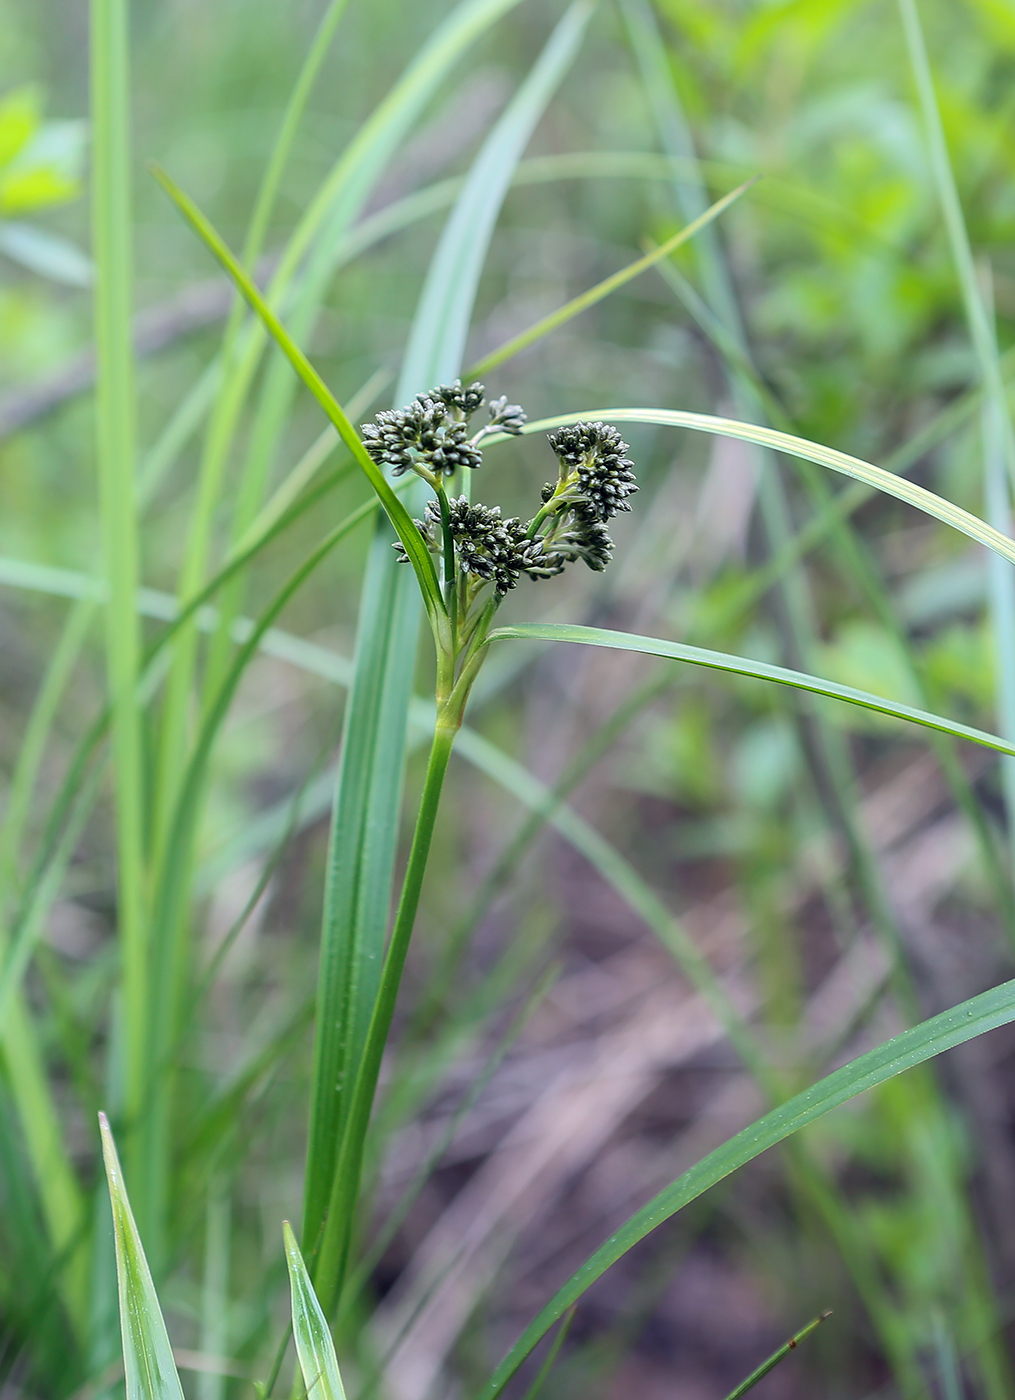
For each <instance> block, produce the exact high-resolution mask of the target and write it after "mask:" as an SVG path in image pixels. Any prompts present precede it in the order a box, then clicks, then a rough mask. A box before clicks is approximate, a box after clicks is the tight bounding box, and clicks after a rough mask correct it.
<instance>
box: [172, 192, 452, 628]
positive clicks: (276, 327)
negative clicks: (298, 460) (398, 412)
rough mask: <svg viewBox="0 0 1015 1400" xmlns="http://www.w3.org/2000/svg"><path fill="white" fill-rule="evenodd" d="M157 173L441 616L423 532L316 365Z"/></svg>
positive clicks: (190, 205)
mask: <svg viewBox="0 0 1015 1400" xmlns="http://www.w3.org/2000/svg"><path fill="white" fill-rule="evenodd" d="M153 173H154V175H155V178H156V179H157V180H158V182H159V184H160V185H161V186H162V188H163V189H164V190H165V191H166V193H167V194H168V195H169V197H170V199H171V200H172V201H173V203H174V204H175V205H176V207H177V208H178V209H179V211H180V213H181V214H182V215H183V217H184V218H185V219H186V220H187V222H188V223H189V224H190V226H191V228H192V229H193V230H194V232H195V233H196V234H197V235H198V237H199V238H200V239H201V241H202V242H203V243H204V245H205V247H206V248H207V249H208V251H209V252H210V253H211V254H212V255H213V256H214V257H215V258H216V259H217V260H218V262H219V263H221V265H222V267H223V268H224V269H225V271H226V272H227V273H228V274H229V276H230V277H231V278H232V280H233V282H234V283H235V285H236V287H237V288H238V289H239V291H240V292H242V294H243V296H244V297H245V298H246V300H247V302H248V303H249V305H250V307H251V309H252V310H253V311H255V312H256V313H257V315H258V316H260V318H261V320H262V321H263V322H264V325H265V327H266V329H267V330H268V333H269V334H270V335H271V337H272V339H273V340H274V341H275V343H276V344H277V345H278V347H279V349H280V350H281V351H282V352H283V354H284V355H285V356H286V358H287V359H288V361H289V363H290V364H291V365H292V367H293V369H294V370H295V371H296V373H297V374H298V375H299V377H300V379H302V380H303V383H304V384H305V385H306V387H307V388H308V389H309V390H310V392H311V394H313V396H314V398H315V399H316V400H317V402H318V403H319V404H320V405H321V407H322V408H323V409H324V412H325V413H326V414H327V416H328V418H329V419H330V420H331V422H332V424H333V425H334V427H335V428H336V429H337V431H338V435H339V437H341V439H342V441H343V442H344V443H345V445H346V446H347V447H348V448H349V451H350V452H351V453H352V455H353V457H354V458H355V460H356V462H357V463H358V464H359V466H360V467H361V468H362V471H363V474H364V475H365V476H366V478H367V480H368V481H369V482H370V485H371V486H372V487H373V489H374V491H375V492H376V494H377V497H378V499H379V500H380V502H381V505H382V506H383V507H384V509H385V511H386V512H387V514H388V518H389V519H390V521H391V523H392V525H393V526H394V528H395V531H396V532H397V534H398V538H399V539H400V540H401V541H402V544H403V545H404V546H405V551H406V553H407V554H408V556H409V563H410V564H411V565H412V567H413V569H414V571H415V573H416V577H417V579H418V580H419V586H420V592H421V593H422V594H423V599H424V602H425V603H426V605H427V607H428V609H430V610H431V611H439V612H443V611H444V599H443V597H442V595H441V590H440V585H439V584H438V582H437V574H436V571H435V569H434V565H433V560H432V558H431V557H430V553H429V551H428V550H427V548H426V545H425V544H424V543H423V540H422V537H421V536H420V533H419V531H418V530H417V529H416V527H415V525H414V524H413V522H412V518H411V517H410V515H409V513H408V511H407V510H406V509H405V506H403V505H402V502H401V501H400V500H399V499H398V497H397V496H396V494H395V492H394V491H393V490H392V489H391V486H390V485H389V484H388V480H387V477H385V475H384V473H383V472H381V471H380V470H379V468H378V467H377V465H376V463H375V462H374V460H373V458H372V457H371V456H370V454H369V453H368V452H367V450H366V448H365V447H364V446H363V443H362V441H361V439H360V436H359V434H358V433H357V432H356V429H355V428H354V427H353V425H352V424H351V423H350V422H349V419H348V418H347V417H346V415H345V413H344V412H343V410H342V406H341V404H340V403H339V402H338V400H337V399H336V398H335V396H334V395H333V394H332V393H331V391H330V390H329V389H328V386H327V385H326V384H325V382H324V380H323V379H322V378H321V376H320V375H319V374H318V373H317V371H316V370H315V369H314V367H313V365H311V363H310V361H309V360H308V359H307V357H306V356H305V355H304V353H303V351H302V350H300V349H299V347H298V346H297V345H296V344H295V343H294V341H293V340H292V339H291V338H290V336H289V333H288V332H287V331H286V329H285V327H284V326H283V325H282V323H281V321H280V320H279V319H278V317H277V316H276V315H275V313H274V312H273V311H272V310H271V308H270V307H269V306H268V303H267V302H266V301H265V300H264V298H263V297H262V296H261V293H260V292H259V291H258V290H257V287H256V285H255V284H254V281H253V279H252V278H251V277H250V276H249V275H248V273H247V272H246V271H245V270H244V269H243V268H242V267H241V266H240V263H239V262H238V261H237V259H236V258H235V257H234V256H233V254H232V253H231V252H230V251H229V249H228V248H227V247H226V245H225V243H224V242H223V241H222V239H221V238H220V237H219V235H218V233H216V231H215V229H214V228H213V227H212V226H211V224H210V223H209V222H208V220H207V219H206V218H205V217H204V215H203V214H202V213H201V211H200V210H199V209H198V207H197V205H196V204H195V203H194V202H193V200H191V199H189V198H188V197H187V195H185V194H184V193H183V191H182V190H181V189H179V188H178V187H177V186H176V185H175V184H174V183H173V181H172V180H171V179H170V178H169V176H168V175H167V174H166V173H165V171H164V170H161V169H159V168H158V167H157V166H155V167H153Z"/></svg>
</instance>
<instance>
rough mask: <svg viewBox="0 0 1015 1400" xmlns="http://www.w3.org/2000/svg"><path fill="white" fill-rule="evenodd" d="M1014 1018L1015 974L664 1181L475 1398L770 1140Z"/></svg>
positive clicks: (494, 1391)
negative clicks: (655, 1234) (641, 1246)
mask: <svg viewBox="0 0 1015 1400" xmlns="http://www.w3.org/2000/svg"><path fill="white" fill-rule="evenodd" d="M1012 1021H1015V981H1011V982H1004V983H1002V984H1001V986H998V987H993V988H991V990H990V991H987V992H983V993H981V994H980V995H979V996H976V997H971V998H970V999H969V1000H968V1001H964V1002H962V1003H960V1005H958V1006H955V1007H952V1009H951V1010H950V1011H944V1012H942V1013H941V1015H940V1016H934V1017H932V1018H931V1019H930V1020H929V1021H923V1022H921V1024H920V1025H918V1026H914V1027H913V1028H912V1030H908V1031H903V1032H902V1034H901V1035H897V1036H893V1037H892V1039H891V1040H887V1041H885V1043H884V1044H883V1045H879V1046H877V1047H876V1048H875V1049H874V1050H870V1051H868V1052H867V1054H866V1055H860V1056H859V1057H858V1058H857V1059H855V1060H851V1061H850V1063H849V1064H847V1065H843V1067H842V1068H841V1069H837V1070H835V1071H834V1072H833V1073H832V1074H829V1075H827V1076H826V1077H825V1078H824V1079H821V1080H819V1081H818V1083H817V1084H814V1085H812V1086H811V1088H809V1089H805V1090H804V1091H803V1093H801V1094H797V1095H795V1096H794V1097H793V1098H792V1099H789V1100H788V1101H787V1102H786V1103H784V1104H781V1105H780V1106H779V1107H778V1108H775V1109H773V1110H772V1111H771V1112H770V1113H766V1114H765V1115H764V1117H762V1118H759V1119H758V1120H757V1121H756V1122H754V1123H752V1124H751V1125H750V1127H747V1128H745V1129H744V1130H743V1131H742V1132H739V1133H737V1134H736V1136H735V1137H732V1138H730V1139H729V1141H728V1142H725V1143H723V1145H722V1146H721V1147H718V1148H716V1150H715V1151H714V1152H710V1153H709V1154H708V1156H707V1157H703V1158H702V1159H701V1161H700V1162H698V1163H697V1164H696V1165H695V1166H693V1167H692V1168H691V1169H690V1170H689V1171H686V1172H684V1174H683V1175H682V1176H679V1177H678V1178H677V1179H676V1181H674V1182H672V1183H671V1184H670V1185H669V1186H667V1187H664V1189H663V1190H662V1191H660V1192H659V1194H658V1195H656V1196H655V1197H653V1199H652V1200H651V1201H649V1202H648V1204H647V1205H645V1206H643V1207H642V1209H641V1210H639V1211H636V1212H635V1214H634V1215H632V1216H631V1217H630V1218H629V1219H628V1220H627V1221H626V1222H625V1224H624V1225H622V1226H621V1228H620V1229H619V1230H617V1231H616V1232H615V1233H614V1234H612V1235H611V1236H610V1238H609V1239H608V1240H607V1241H606V1242H605V1244H603V1245H601V1246H600V1248H599V1249H597V1250H596V1252H595V1253H594V1254H593V1255H591V1256H590V1257H589V1258H588V1259H587V1260H586V1261H585V1263H584V1264H583V1265H582V1266H581V1268H579V1269H578V1270H576V1272H575V1273H574V1274H572V1276H571V1278H570V1279H568V1281H567V1283H565V1284H564V1285H563V1287H562V1288H560V1289H559V1290H558V1292H557V1293H556V1294H554V1296H553V1298H551V1300H550V1301H549V1302H548V1303H547V1304H546V1306H545V1307H544V1308H543V1309H542V1311H541V1312H540V1313H539V1315H538V1317H536V1318H535V1319H534V1320H533V1321H532V1322H531V1323H530V1324H529V1326H528V1327H527V1328H526V1329H525V1331H524V1332H523V1334H522V1335H521V1337H519V1339H518V1341H517V1342H516V1343H515V1345H514V1346H513V1347H512V1348H511V1350H510V1351H509V1352H508V1354H507V1355H506V1356H505V1358H504V1360H503V1361H502V1362H501V1363H500V1365H499V1366H498V1367H497V1369H496V1371H495V1372H494V1373H493V1375H492V1376H491V1377H490V1380H489V1381H488V1383H487V1384H486V1386H484V1388H483V1390H482V1391H481V1392H480V1394H479V1397H478V1400H496V1397H497V1396H498V1395H500V1393H501V1392H502V1391H503V1389H504V1387H505V1386H506V1385H507V1383H508V1381H509V1380H510V1379H511V1377H512V1376H513V1375H514V1374H515V1372H516V1371H517V1370H518V1368H519V1366H520V1365H521V1364H522V1362H523V1361H524V1360H525V1358H526V1357H527V1356H528V1355H529V1353H530V1352H531V1351H532V1350H533V1348H534V1347H535V1346H537V1345H538V1343H539V1342H540V1340H541V1339H542V1338H543V1337H545V1336H546V1334H547V1332H548V1331H549V1330H550V1328H551V1327H552V1326H553V1324H554V1323H555V1322H556V1321H557V1319H558V1318H559V1317H561V1316H563V1314H564V1313H565V1312H566V1311H567V1309H568V1308H569V1307H571V1306H572V1305H573V1304H574V1303H575V1302H576V1301H577V1300H578V1299H579V1298H580V1297H581V1295H582V1294H583V1293H584V1292H585V1290H586V1289H587V1288H589V1287H591V1285H592V1284H593V1283H594V1282H595V1281H596V1279H598V1278H600V1277H602V1275H603V1274H604V1273H605V1272H606V1270H607V1269H608V1268H609V1267H610V1266H611V1264H615V1263H616V1262H617V1260H618V1259H620V1258H621V1257H622V1256H623V1255H624V1254H626V1253H627V1251H628V1250H629V1249H631V1248H632V1247H633V1246H634V1245H636V1244H637V1243H638V1241H639V1240H642V1239H644V1238H645V1236H646V1235H648V1234H650V1233H651V1232H652V1231H653V1230H654V1229H656V1228H657V1227H658V1226H659V1225H661V1224H663V1222H664V1221H666V1220H669V1219H670V1218H671V1217H672V1216H673V1215H675V1214H676V1213H677V1212H678V1211H679V1210H682V1209H683V1207H684V1206H686V1205H689V1204H690V1202H691V1201H695V1200H697V1199H698V1198H699V1197H700V1196H702V1195H703V1194H704V1193H705V1192H706V1191H708V1190H709V1189H710V1188H711V1187H712V1186H715V1185H716V1183H717V1182H719V1181H722V1180H724V1179H725V1178H726V1177H728V1176H730V1175H732V1173H733V1172H735V1171H737V1170H738V1169H739V1168H740V1167H742V1166H745V1165H746V1164H747V1163H748V1162H751V1161H753V1160H754V1158H755V1157H758V1156H760V1155H761V1153H762V1152H766V1151H767V1150H768V1149H769V1148H770V1147H775V1146H776V1145H777V1144H778V1143H780V1142H784V1141H785V1140H786V1138H788V1137H790V1136H792V1134H794V1133H798V1132H799V1131H800V1130H801V1129H802V1128H806V1127H807V1126H808V1125H809V1124H810V1123H814V1122H816V1121H817V1120H818V1119H819V1118H822V1117H823V1116H824V1115H825V1114H826V1113H829V1112H830V1111H831V1110H832V1109H833V1108H838V1107H839V1106H840V1105H841V1104H844V1103H847V1102H848V1101H849V1100H850V1099H853V1098H856V1097H857V1095H858V1094H863V1093H866V1091H867V1090H868V1089H874V1088H877V1086H878V1085H879V1084H884V1083H885V1082H886V1081H887V1080H889V1079H892V1078H894V1077H895V1076H896V1075H897V1074H902V1073H903V1072H904V1071H905V1070H907V1069H912V1068H913V1067H914V1066H915V1065H920V1064H923V1063H925V1062H926V1061H927V1060H930V1059H933V1057H934V1056H935V1055H940V1054H942V1053H943V1052H944V1051H945V1050H951V1049H952V1048H953V1047H954V1046H956V1045H963V1044H965V1042H966V1041H968V1040H973V1039H975V1037H976V1036H979V1035H984V1034H986V1032H987V1031H991V1030H996V1029H997V1028H998V1027H1000V1026H1007V1025H1010V1024H1011V1022H1012Z"/></svg>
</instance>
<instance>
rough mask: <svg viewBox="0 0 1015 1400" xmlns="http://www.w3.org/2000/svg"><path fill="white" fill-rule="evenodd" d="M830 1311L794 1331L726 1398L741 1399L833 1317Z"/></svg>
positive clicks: (728, 1399) (731, 1399)
mask: <svg viewBox="0 0 1015 1400" xmlns="http://www.w3.org/2000/svg"><path fill="white" fill-rule="evenodd" d="M831 1315H832V1314H831V1313H830V1312H823V1313H822V1314H821V1315H820V1316H819V1317H815V1318H812V1319H811V1321H810V1322H808V1324H807V1326H806V1327H801V1329H800V1331H799V1332H796V1333H794V1335H793V1336H792V1337H790V1339H789V1341H788V1342H783V1344H782V1346H781V1347H779V1349H778V1351H773V1353H772V1355H771V1356H770V1357H769V1358H768V1360H767V1361H763V1362H762V1363H761V1365H760V1366H759V1367H758V1369H757V1370H756V1371H752V1372H751V1374H750V1375H749V1376H748V1377H747V1378H746V1380H742V1381H741V1382H740V1384H739V1385H738V1386H737V1387H736V1389H735V1390H731V1391H730V1393H729V1395H727V1397H726V1400H740V1397H741V1395H746V1394H747V1392H748V1391H749V1390H753V1388H754V1387H755V1386H756V1385H757V1384H758V1382H759V1381H760V1380H762V1379H763V1377H765V1376H767V1375H768V1373H769V1371H774V1370H775V1368H776V1366H778V1364H779V1362H780V1361H782V1360H784V1359H785V1358H786V1357H787V1356H789V1354H790V1352H791V1351H795V1350H796V1348H797V1347H798V1346H799V1345H800V1343H801V1342H802V1341H803V1340H804V1338H805V1337H809V1336H810V1335H811V1333H812V1332H813V1331H815V1330H816V1329H817V1328H818V1327H820V1326H821V1324H822V1323H823V1322H824V1320H825V1318H826V1317H831Z"/></svg>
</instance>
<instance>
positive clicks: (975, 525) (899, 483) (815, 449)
mask: <svg viewBox="0 0 1015 1400" xmlns="http://www.w3.org/2000/svg"><path fill="white" fill-rule="evenodd" d="M588 418H598V419H604V420H609V422H611V423H655V424H658V425H659V426H660V427H668V428H689V429H690V430H691V431H692V432H696V433H712V434H714V435H716V436H718V437H732V438H740V439H741V440H742V441H743V442H753V443H757V444H758V445H759V446H761V447H771V448H774V450H775V451H777V452H785V453H787V454H788V455H789V456H790V457H801V458H803V459H804V460H805V461H807V462H815V463H817V465H818V466H819V467H827V468H828V469H829V470H830V471H833V472H839V473H840V474H841V475H842V476H849V477H852V478H853V480H854V481H862V482H863V483H864V484H865V485H867V486H872V487H874V488H875V490H878V491H883V492H884V493H885V494H886V495H888V496H894V497H895V498H896V499H897V500H900V501H905V502H906V504H907V505H911V506H915V507H916V509H917V510H921V511H923V513H924V514H925V515H930V516H933V517H934V519H935V520H940V521H941V522H942V523H943V524H945V525H950V526H951V527H952V528H953V529H955V530H960V531H961V532H962V533H963V534H964V535H968V536H969V538H970V539H971V540H976V541H977V542H978V543H979V544H983V545H986V547H987V548H988V549H992V550H994V552H995V553H997V554H1000V555H1001V557H1002V558H1003V559H1007V560H1008V562H1009V563H1012V564H1015V541H1013V540H1011V539H1010V538H1009V537H1008V536H1007V535H1003V534H1001V532H1000V530H995V529H994V528H993V526H991V525H988V524H987V523H986V521H984V520H981V519H980V518H979V517H978V516H976V515H972V514H970V512H969V511H967V510H963V509H962V507H961V506H956V505H953V504H952V502H951V501H946V500H944V499H943V498H942V497H941V496H936V495H935V494H934V492H933V491H927V490H926V489H925V488H924V487H922V486H917V485H916V484H915V482H912V481H907V480H906V479H905V477H901V476H896V475H895V474H894V473H892V472H889V471H885V469H884V468H883V467H876V466H874V465H873V464H872V463H871V462H864V461H863V460H862V459H861V458H859V457H851V456H850V455H849V453H847V452H839V451H837V450H836V449H835V448H834V447H823V446H821V444H820V443H816V442H808V440H807V439H806V438H801V437H796V436H794V434H792V433H783V432H779V431H778V429H776V428H764V427H760V426H758V425H757V424H754V423H741V422H738V421H737V420H736V419H734V418H716V417H714V416H713V415H712V414H709V413H685V412H683V411H682V410H680V409H670V408H595V409H586V410H585V411H584V412H583V413H564V414H560V415H559V416H558V417H555V418H542V419H540V420H539V421H538V422H535V423H526V424H525V427H524V428H523V429H522V431H523V432H524V433H540V432H548V431H550V430H552V429H554V428H559V427H561V426H563V425H564V424H568V423H578V422H580V421H582V420H583V419H588ZM504 441H506V439H505V437H503V436H501V435H497V436H494V437H490V438H488V439H487V444H488V445H490V446H492V445H493V444H494V443H497V442H504Z"/></svg>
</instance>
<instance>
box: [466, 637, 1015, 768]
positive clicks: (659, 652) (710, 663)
mask: <svg viewBox="0 0 1015 1400" xmlns="http://www.w3.org/2000/svg"><path fill="white" fill-rule="evenodd" d="M509 638H516V639H521V640H528V641H534V642H576V643H578V644H579V645H582V646H593V647H612V648H613V649H615V650H617V651H637V652H641V653H642V654H643V655H645V656H663V657H668V658H669V659H670V660H673V661H686V662H688V663H689V664H690V665H692V666H707V667H709V668H710V669H711V670H714V671H728V672H731V673H732V674H733V675H737V676H751V677H754V678H755V679H756V680H763V681H774V682H776V684H778V685H788V686H793V687H794V688H795V689H797V690H806V691H809V692H810V693H811V694H812V695H825V696H827V697H828V698H829V699H830V700H844V701H845V702H846V703H847V704H849V705H858V706H860V707H861V708H862V709H865V710H874V711H876V712H877V713H878V714H882V715H890V716H891V717H892V718H893V719H902V720H908V721H910V722H911V723H913V724H920V725H923V726H924V727H925V728H926V729H936V730H939V731H940V732H941V733H942V734H951V735H952V736H953V738H956V739H968V740H969V742H970V743H973V744H980V745H982V746H983V747H984V748H988V749H995V750H997V752H998V753H1005V754H1015V743H1011V742H1009V741H1008V740H1007V739H1002V738H1001V736H1000V735H999V734H990V733H988V732H987V731H986V730H985V729H974V728H973V727H972V726H971V725H968V724H960V723H959V722H958V721H957V720H951V719H946V718H945V717H944V716H943V715H935V714H932V713H931V712H930V711H929V710H918V709H917V708H916V707H915V706H914V705H903V704H901V703H900V702H898V701H896V700H886V699H885V698H884V697H883V696H881V695H873V694H871V692H870V691H867V690H857V689H855V688H854V687H853V686H851V685H839V684H838V682H837V681H826V680H823V679H822V678H821V677H820V676H812V675H809V674H808V673H807V672H805V671H793V670H791V669H790V668H789V667H788V666H773V665H771V664H770V663H769V662H767V661H752V660H751V659H750V658H749V657H746V656H733V655H730V654H729V653H727V652H723V651H709V650H708V649H707V648H706V647H693V646H688V645H687V644H686V643H685V642H668V641H665V640H663V639H662V638H660V637H640V636H638V635H637V634H635V633H633V632H614V631H611V630H609V629H608V628H605V627H581V626H578V625H577V624H574V623H569V622H522V623H518V624H517V625H516V626H512V627H498V628H497V630H496V631H495V632H491V633H490V641H491V642H495V641H501V640H507V639H509Z"/></svg>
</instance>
